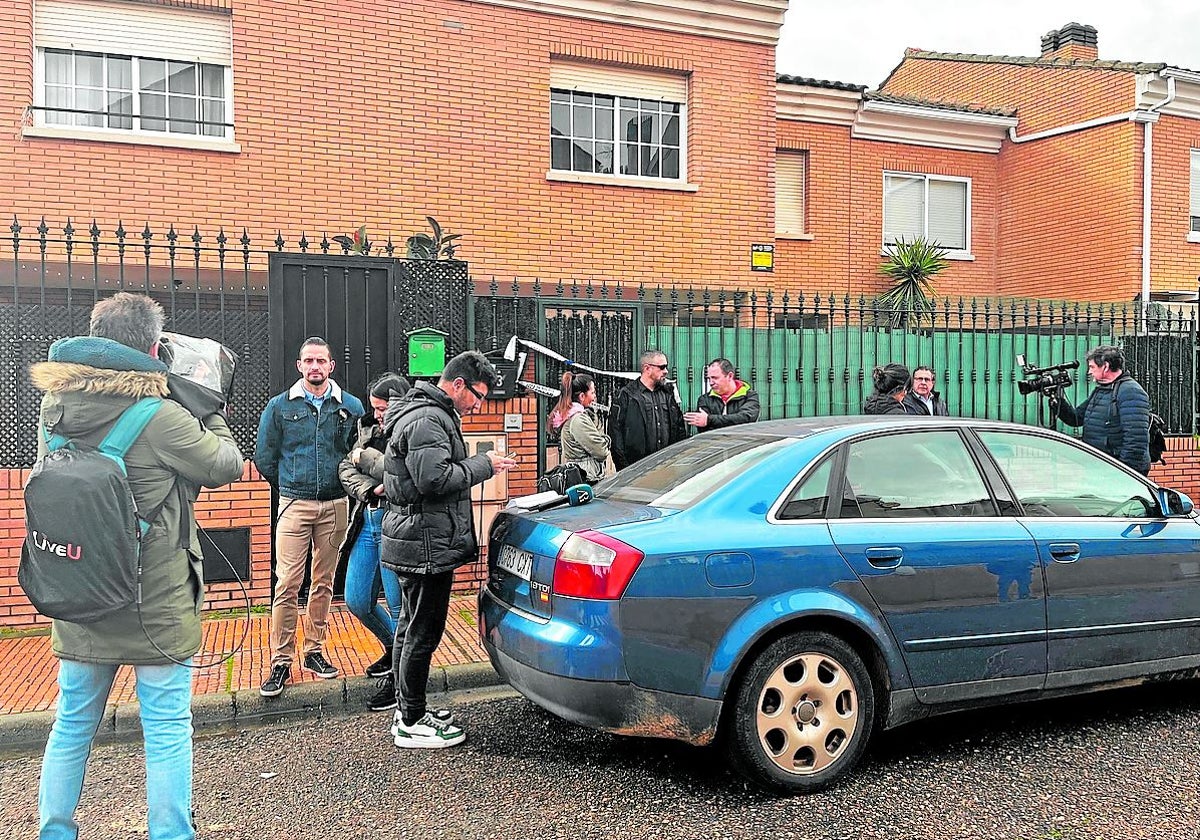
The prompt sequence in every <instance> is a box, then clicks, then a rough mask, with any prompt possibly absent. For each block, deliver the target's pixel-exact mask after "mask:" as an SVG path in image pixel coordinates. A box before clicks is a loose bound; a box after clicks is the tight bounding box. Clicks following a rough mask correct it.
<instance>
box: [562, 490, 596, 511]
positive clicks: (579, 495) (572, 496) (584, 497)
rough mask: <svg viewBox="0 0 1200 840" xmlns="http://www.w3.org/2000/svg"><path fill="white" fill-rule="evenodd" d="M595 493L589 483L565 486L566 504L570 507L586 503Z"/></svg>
mask: <svg viewBox="0 0 1200 840" xmlns="http://www.w3.org/2000/svg"><path fill="white" fill-rule="evenodd" d="M595 495H596V491H595V490H593V489H592V486H591V485H590V484H576V485H574V486H573V487H568V488H567V504H568V505H570V506H571V507H579V505H586V504H587V503H588V502H590V501H591V500H592V499H593V498H594V497H595Z"/></svg>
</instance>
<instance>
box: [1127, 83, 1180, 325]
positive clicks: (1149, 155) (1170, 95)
mask: <svg viewBox="0 0 1200 840" xmlns="http://www.w3.org/2000/svg"><path fill="white" fill-rule="evenodd" d="M1166 78H1167V96H1166V98H1165V99H1163V101H1162V102H1158V103H1156V104H1154V105H1151V106H1150V107H1149V108H1146V109H1145V110H1144V111H1141V112H1140V113H1139V116H1140V119H1136V122H1140V123H1142V128H1143V132H1142V324H1143V329H1144V328H1145V327H1144V325H1145V324H1146V313H1147V311H1148V310H1149V308H1150V217H1151V213H1150V210H1151V205H1152V202H1151V200H1150V199H1151V194H1152V188H1153V184H1154V169H1153V164H1154V123H1155V122H1157V121H1158V113H1157V111H1158V109H1160V108H1162V107H1163V106H1165V105H1170V104H1171V103H1172V102H1174V101H1175V77H1174V76H1167V77H1166Z"/></svg>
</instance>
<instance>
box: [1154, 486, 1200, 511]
mask: <svg viewBox="0 0 1200 840" xmlns="http://www.w3.org/2000/svg"><path fill="white" fill-rule="evenodd" d="M1158 506H1159V508H1160V509H1161V510H1162V512H1163V513H1164V514H1166V515H1167V516H1187V515H1188V514H1189V513H1191V512H1192V510H1193V509H1194V508H1195V505H1193V504H1192V500H1191V499H1190V498H1188V497H1187V495H1186V494H1184V493H1180V492H1179V491H1178V490H1168V489H1167V488H1165V487H1160V488H1158Z"/></svg>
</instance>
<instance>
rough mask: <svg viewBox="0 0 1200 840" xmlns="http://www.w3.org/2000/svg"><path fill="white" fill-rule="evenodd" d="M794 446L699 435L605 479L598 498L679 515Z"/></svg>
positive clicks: (768, 438)
mask: <svg viewBox="0 0 1200 840" xmlns="http://www.w3.org/2000/svg"><path fill="white" fill-rule="evenodd" d="M794 440H795V439H794V438H790V437H782V436H779V435H753V436H749V437H740V436H737V437H735V436H733V435H713V434H702V435H698V436H697V437H694V438H691V439H690V440H688V441H685V442H683V443H680V444H678V445H676V446H673V447H671V448H670V449H668V450H664V451H662V452H656V453H655V454H653V455H650V456H648V457H646V458H643V459H642V460H640V461H638V462H637V463H636V464H633V465H632V466H629V467H626V468H625V469H623V470H621V471H620V472H619V473H617V474H616V475H615V476H613V477H612V478H608V479H605V480H604V481H602V482H600V484H598V485H597V486H596V495H597V496H598V497H600V498H602V499H612V500H613V501H619V502H631V503H633V504H639V505H653V506H654V507H666V508H676V509H679V510H683V509H686V508H689V507H691V506H692V505H694V504H696V503H697V502H700V501H701V500H703V499H705V498H706V497H707V496H708V495H709V494H711V493H712V492H713V491H714V490H716V489H717V488H719V487H720V486H721V485H723V484H724V483H725V482H727V481H728V480H729V479H730V478H732V477H734V476H736V475H739V474H741V473H742V472H744V471H746V470H748V469H750V468H751V467H753V466H754V465H755V464H758V463H760V462H761V461H764V460H766V459H767V458H770V457H771V456H773V455H774V454H775V453H776V452H778V451H779V450H780V449H782V448H783V447H784V446H787V445H788V444H789V443H793V442H794Z"/></svg>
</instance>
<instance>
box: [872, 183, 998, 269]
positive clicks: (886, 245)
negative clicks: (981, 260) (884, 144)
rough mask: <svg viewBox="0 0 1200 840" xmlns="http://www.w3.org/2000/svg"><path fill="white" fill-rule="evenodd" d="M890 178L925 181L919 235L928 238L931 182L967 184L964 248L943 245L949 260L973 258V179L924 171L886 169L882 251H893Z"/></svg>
mask: <svg viewBox="0 0 1200 840" xmlns="http://www.w3.org/2000/svg"><path fill="white" fill-rule="evenodd" d="M888 178H910V179H914V180H921V181H923V182H924V190H925V194H924V197H923V205H924V217H923V218H922V220H921V233H920V234H919V235H921V236H924V237H926V238H928V235H929V182H930V181H948V182H952V183H960V184H966V185H967V195H966V207H965V208H964V210H965V213H966V216H965V220H966V224H965V231H964V237H963V239H964V243H963V247H962V248H947V247H946V246H944V245H943V246H939V247H942V248H943V249H944V250H945V251H946V259H948V260H973V259H975V255H974V254H973V253H972V252H971V179H970V178H964V177H958V176H953V175H928V174H926V173H923V172H902V171H899V170H892V169H885V170H884V171H883V178H882V190H883V191H882V202H881V204H882V207H881V211H882V213H881V222H882V224H881V225H880V227H881V230H880V240H881V249H880V253H882V254H883V255H885V256H887V255H888V254H890V253H891V248H892V245H893V244H894V243H892V242H888V239H887V234H886V231H887V184H888Z"/></svg>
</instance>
